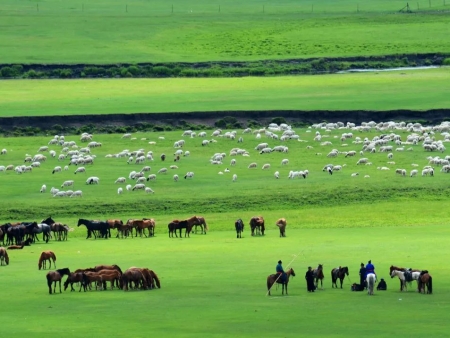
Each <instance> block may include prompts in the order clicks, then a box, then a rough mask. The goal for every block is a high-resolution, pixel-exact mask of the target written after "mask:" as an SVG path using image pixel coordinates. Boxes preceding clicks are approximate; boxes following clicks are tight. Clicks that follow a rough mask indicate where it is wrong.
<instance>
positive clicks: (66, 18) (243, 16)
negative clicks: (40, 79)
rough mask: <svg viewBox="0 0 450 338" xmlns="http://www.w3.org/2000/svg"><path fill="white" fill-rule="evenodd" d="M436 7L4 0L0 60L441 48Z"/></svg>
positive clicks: (231, 0) (179, 58) (209, 57)
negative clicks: (405, 10)
mask: <svg viewBox="0 0 450 338" xmlns="http://www.w3.org/2000/svg"><path fill="white" fill-rule="evenodd" d="M444 3H445V1H437V0H433V1H431V2H429V1H425V0H420V1H418V2H414V4H412V3H411V6H412V9H413V10H415V11H416V13H415V14H413V15H408V14H399V13H398V11H399V10H400V9H402V8H403V7H405V6H406V1H404V0H395V1H387V0H383V1H377V2H373V1H369V0H347V1H331V0H322V1H310V0H308V1H304V0H302V1H293V0H283V1H276V2H275V1H268V2H267V1H264V2H262V1H258V0H255V1H247V2H246V3H245V4H242V2H240V1H236V0H224V1H219V0H215V1H212V2H211V1H206V0H203V1H182V0H175V1H172V2H166V1H161V0H159V1H152V2H148V1H144V0H129V1H119V0H95V1H89V2H86V1H81V0H73V1H69V2H67V1H64V2H61V1H57V0H47V1H39V2H37V1H26V0H5V1H2V3H1V4H0V17H1V20H2V30H0V40H1V41H2V42H3V44H2V48H1V50H0V63H101V64H105V63H119V62H131V63H135V62H171V61H174V62H175V61H176V62H186V61H188V62H196V61H213V60H226V61H230V60H261V59H286V58H306V57H330V56H361V55H365V56H367V55H386V54H402V53H432V52H443V53H448V52H450V49H449V45H448V43H447V41H448V39H447V37H448V35H449V29H448V25H447V21H448V18H447V13H446V12H445V11H444V12H439V11H443V10H447V9H448V8H449V7H448V6H444ZM430 4H431V7H430ZM172 5H173V8H174V13H173V14H172ZM219 6H220V12H219ZM417 7H419V12H417ZM126 10H127V11H128V12H126ZM263 10H264V12H263ZM357 11H359V12H357Z"/></svg>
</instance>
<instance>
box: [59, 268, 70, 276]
mask: <svg viewBox="0 0 450 338" xmlns="http://www.w3.org/2000/svg"><path fill="white" fill-rule="evenodd" d="M56 272H57V273H59V274H60V275H61V276H62V275H64V274H66V275H70V269H69V268H63V269H58V270H56Z"/></svg>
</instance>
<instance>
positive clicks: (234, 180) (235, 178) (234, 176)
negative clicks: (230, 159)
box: [233, 174, 237, 182]
mask: <svg viewBox="0 0 450 338" xmlns="http://www.w3.org/2000/svg"><path fill="white" fill-rule="evenodd" d="M236 180H237V175H236V174H233V182H236Z"/></svg>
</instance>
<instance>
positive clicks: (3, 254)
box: [0, 246, 9, 265]
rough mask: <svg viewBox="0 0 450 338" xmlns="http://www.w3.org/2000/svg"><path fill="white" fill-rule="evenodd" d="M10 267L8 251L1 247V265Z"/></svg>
mask: <svg viewBox="0 0 450 338" xmlns="http://www.w3.org/2000/svg"><path fill="white" fill-rule="evenodd" d="M5 264H6V265H9V256H8V251H6V249H5V248H4V247H2V246H1V247H0V265H5Z"/></svg>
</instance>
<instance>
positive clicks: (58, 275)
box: [46, 268, 70, 294]
mask: <svg viewBox="0 0 450 338" xmlns="http://www.w3.org/2000/svg"><path fill="white" fill-rule="evenodd" d="M64 275H67V276H69V275H70V270H69V268H64V269H58V270H56V271H49V272H47V275H46V278H47V285H48V293H49V294H52V283H54V287H53V293H56V282H59V293H61V279H62V277H63V276H64Z"/></svg>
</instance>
